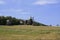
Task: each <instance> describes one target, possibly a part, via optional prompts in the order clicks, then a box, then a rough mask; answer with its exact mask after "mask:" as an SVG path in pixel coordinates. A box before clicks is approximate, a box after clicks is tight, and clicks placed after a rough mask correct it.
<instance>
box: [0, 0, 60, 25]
mask: <svg viewBox="0 0 60 40" xmlns="http://www.w3.org/2000/svg"><path fill="white" fill-rule="evenodd" d="M0 15H1V16H12V17H16V18H20V19H28V18H29V17H30V16H32V17H34V19H35V21H38V22H41V23H44V24H47V25H50V24H51V25H56V24H60V0H0Z"/></svg>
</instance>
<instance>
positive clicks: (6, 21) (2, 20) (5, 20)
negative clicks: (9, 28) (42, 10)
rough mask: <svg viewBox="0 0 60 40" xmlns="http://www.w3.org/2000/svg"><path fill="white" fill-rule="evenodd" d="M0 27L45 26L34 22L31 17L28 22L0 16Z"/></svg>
mask: <svg viewBox="0 0 60 40" xmlns="http://www.w3.org/2000/svg"><path fill="white" fill-rule="evenodd" d="M0 25H34V26H40V25H41V26H46V25H45V24H42V23H39V22H36V21H34V20H33V18H32V17H30V19H28V20H23V19H17V18H15V17H11V16H6V17H5V16H0Z"/></svg>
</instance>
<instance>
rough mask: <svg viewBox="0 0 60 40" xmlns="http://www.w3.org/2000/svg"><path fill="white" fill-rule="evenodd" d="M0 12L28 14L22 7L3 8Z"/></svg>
mask: <svg viewBox="0 0 60 40" xmlns="http://www.w3.org/2000/svg"><path fill="white" fill-rule="evenodd" d="M0 12H3V13H14V14H30V13H29V12H26V11H24V10H22V9H4V10H0Z"/></svg>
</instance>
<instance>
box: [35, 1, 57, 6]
mask: <svg viewBox="0 0 60 40" xmlns="http://www.w3.org/2000/svg"><path fill="white" fill-rule="evenodd" d="M56 3H58V0H37V1H36V2H34V4H36V5H47V4H56Z"/></svg>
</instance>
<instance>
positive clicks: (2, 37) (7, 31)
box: [0, 25, 60, 40]
mask: <svg viewBox="0 0 60 40" xmlns="http://www.w3.org/2000/svg"><path fill="white" fill-rule="evenodd" d="M0 40H60V27H49V26H30V25H28V26H27V25H18V26H16V25H15V26H0Z"/></svg>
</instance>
